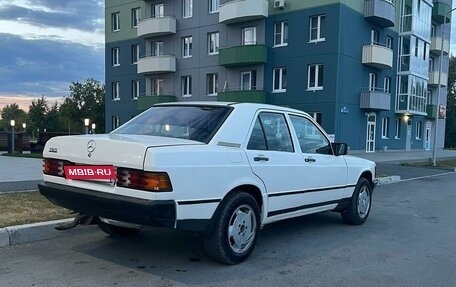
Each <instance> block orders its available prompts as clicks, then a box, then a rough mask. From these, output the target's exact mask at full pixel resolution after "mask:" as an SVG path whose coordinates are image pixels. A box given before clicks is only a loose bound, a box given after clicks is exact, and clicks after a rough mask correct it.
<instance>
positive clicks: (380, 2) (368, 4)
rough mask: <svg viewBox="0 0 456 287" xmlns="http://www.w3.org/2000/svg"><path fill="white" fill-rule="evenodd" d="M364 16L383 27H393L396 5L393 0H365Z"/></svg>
mask: <svg viewBox="0 0 456 287" xmlns="http://www.w3.org/2000/svg"><path fill="white" fill-rule="evenodd" d="M364 17H365V18H366V19H368V20H369V21H371V22H372V23H374V24H376V25H378V26H381V27H393V26H394V22H395V21H396V6H395V5H394V3H393V1H392V0H365V1H364Z"/></svg>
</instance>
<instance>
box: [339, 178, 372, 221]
mask: <svg viewBox="0 0 456 287" xmlns="http://www.w3.org/2000/svg"><path fill="white" fill-rule="evenodd" d="M371 204H372V186H371V185H370V183H369V181H368V180H367V179H365V178H363V177H362V178H360V179H359V180H358V184H357V185H356V188H355V191H354V193H353V196H352V198H351V201H350V205H349V207H348V208H347V209H346V210H345V211H343V212H342V219H343V220H344V221H345V222H346V223H348V224H352V225H360V224H363V223H364V222H365V221H366V220H367V217H368V216H369V213H370V209H371Z"/></svg>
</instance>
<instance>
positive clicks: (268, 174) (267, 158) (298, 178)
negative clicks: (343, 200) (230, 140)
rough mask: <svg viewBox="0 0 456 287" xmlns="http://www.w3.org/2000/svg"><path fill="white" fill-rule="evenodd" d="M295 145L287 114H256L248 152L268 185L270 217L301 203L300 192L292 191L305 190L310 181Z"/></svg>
mask: <svg viewBox="0 0 456 287" xmlns="http://www.w3.org/2000/svg"><path fill="white" fill-rule="evenodd" d="M296 147H297V146H295V145H293V141H292V137H291V132H290V128H289V126H288V123H287V120H286V116H285V114H283V113H279V112H269V111H263V112H260V113H258V114H257V116H256V119H255V122H254V126H253V129H252V131H251V134H250V137H249V139H248V143H247V149H246V153H247V156H248V159H249V163H250V165H251V168H252V171H253V173H254V174H255V175H257V176H258V177H259V178H261V180H262V181H263V182H264V184H265V186H266V190H267V193H268V201H269V202H268V203H269V204H268V205H269V210H268V216H269V217H271V216H276V215H282V216H285V217H287V214H288V213H290V208H296V207H297V206H299V205H300V204H301V203H299V202H296V199H297V198H298V197H299V195H298V196H296V195H293V193H295V192H299V191H302V190H303V189H305V188H306V185H307V183H306V177H305V176H304V174H305V165H303V163H304V160H303V157H302V155H301V154H300V153H297V152H296ZM289 193H290V195H289V196H287V195H288V194H289ZM291 212H295V211H291ZM266 221H268V220H266Z"/></svg>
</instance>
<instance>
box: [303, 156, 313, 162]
mask: <svg viewBox="0 0 456 287" xmlns="http://www.w3.org/2000/svg"><path fill="white" fill-rule="evenodd" d="M304 161H305V162H316V160H315V159H314V158H311V157H308V158H306V159H305V160H304Z"/></svg>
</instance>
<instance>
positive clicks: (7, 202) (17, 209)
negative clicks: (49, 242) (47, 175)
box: [0, 191, 75, 228]
mask: <svg viewBox="0 0 456 287" xmlns="http://www.w3.org/2000/svg"><path fill="white" fill-rule="evenodd" d="M0 210H1V212H0V228H2V227H6V226H12V225H19V224H27V223H36V222H42V221H49V220H57V219H65V218H72V217H74V216H75V215H74V214H70V211H69V210H67V209H64V208H61V207H57V206H55V205H53V204H52V203H50V202H49V201H48V200H47V199H46V198H45V197H43V196H42V195H41V194H40V193H39V192H38V191H34V192H20V193H17V192H16V193H7V194H0Z"/></svg>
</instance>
